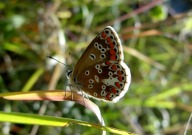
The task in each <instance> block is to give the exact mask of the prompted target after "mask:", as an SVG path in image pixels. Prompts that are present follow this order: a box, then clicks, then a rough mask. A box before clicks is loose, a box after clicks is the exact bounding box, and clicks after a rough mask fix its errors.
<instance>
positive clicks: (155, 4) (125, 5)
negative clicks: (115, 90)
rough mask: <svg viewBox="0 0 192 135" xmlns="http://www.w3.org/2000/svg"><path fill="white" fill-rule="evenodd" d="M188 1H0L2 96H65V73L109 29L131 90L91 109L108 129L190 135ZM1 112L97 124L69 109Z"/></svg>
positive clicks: (13, 106) (2, 127)
mask: <svg viewBox="0 0 192 135" xmlns="http://www.w3.org/2000/svg"><path fill="white" fill-rule="evenodd" d="M190 4H191V5H192V1H191V0H183V1H178V0H175V1H172V0H166V1H163V0H154V1H151V0H145V1H144V0H134V1H126V0H119V1H113V0H107V1H102V0H72V1H68V0H52V1H48V0H47V1H43V0H38V1H32V0H27V1H24V0H20V1H17V0H10V1H0V92H1V93H4V92H16V91H31V90H55V89H63V90H65V88H66V86H67V78H66V75H65V66H63V65H61V64H58V63H57V62H56V61H54V60H51V59H49V58H47V55H51V56H53V57H55V58H57V59H58V60H60V61H61V62H64V63H66V64H67V65H69V66H70V67H71V68H74V67H75V64H76V62H77V61H78V58H79V57H80V56H81V54H82V53H83V51H84V50H85V48H86V47H87V46H88V44H89V43H90V42H91V40H92V39H93V38H94V36H96V35H97V33H98V32H99V31H101V30H102V29H103V28H104V27H106V26H107V25H111V26H113V27H114V29H115V30H116V31H117V33H118V34H119V37H120V38H121V40H122V44H123V48H124V55H125V63H127V65H128V66H129V67H130V69H131V73H132V83H131V86H130V89H129V91H128V92H127V94H126V95H125V96H124V98H122V99H121V100H120V101H119V102H118V103H116V104H109V103H105V102H101V101H96V100H94V99H91V100H92V101H93V102H95V103H96V104H97V105H98V106H99V107H100V109H101V112H102V115H103V117H104V119H105V122H106V125H107V126H110V127H114V128H118V129H121V130H125V131H128V132H132V133H137V134H147V135H149V134H155V135H176V134H178V135H180V134H184V132H187V133H188V134H192V127H191V126H190V128H189V129H186V128H185V127H186V124H187V121H188V120H189V116H190V114H191V112H192V106H191V104H192V100H191V99H192V84H191V80H192V57H191V55H192V12H191V10H190V8H191V7H192V6H189V5H190ZM0 111H4V112H23V113H30V114H38V113H39V114H43V115H51V116H59V117H66V118H73V119H79V120H83V121H88V122H92V123H98V121H97V119H96V116H94V114H92V112H90V111H89V110H87V109H86V108H84V107H82V106H81V105H79V104H76V103H73V102H67V101H66V102H39V101H30V102H29V101H28V102H22V101H7V100H4V99H0ZM0 133H1V134H12V135H24V134H25V135H26V134H31V135H34V134H37V135H53V134H55V135H56V134H60V135H71V134H74V135H80V134H83V135H94V134H95V135H96V134H101V131H99V130H96V129H92V128H85V127H82V126H79V125H70V126H68V127H64V128H55V127H43V126H40V127H39V128H36V129H35V127H34V126H31V125H21V124H8V123H0Z"/></svg>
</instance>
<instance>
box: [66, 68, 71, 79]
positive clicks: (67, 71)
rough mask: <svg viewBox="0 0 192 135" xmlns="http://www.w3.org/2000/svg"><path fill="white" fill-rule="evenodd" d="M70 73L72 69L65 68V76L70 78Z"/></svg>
mask: <svg viewBox="0 0 192 135" xmlns="http://www.w3.org/2000/svg"><path fill="white" fill-rule="evenodd" d="M71 75H72V70H70V69H67V70H66V76H67V78H68V79H69V78H71Z"/></svg>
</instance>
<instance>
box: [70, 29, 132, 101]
mask: <svg viewBox="0 0 192 135" xmlns="http://www.w3.org/2000/svg"><path fill="white" fill-rule="evenodd" d="M123 59H124V56H123V49H122V45H121V42H120V40H119V37H118V35H117V33H116V32H115V30H114V29H113V28H112V27H110V26H107V27H106V28H105V29H104V30H102V31H101V32H100V33H99V34H98V35H97V36H96V37H95V39H93V41H92V42H91V43H90V45H89V46H88V47H87V49H86V50H85V52H84V53H83V55H82V56H81V57H80V59H79V61H78V62H77V64H76V66H75V68H74V70H73V72H72V76H71V80H72V81H73V84H76V85H78V86H77V88H80V89H82V90H83V91H84V92H85V93H87V94H88V95H90V96H92V97H94V98H96V99H101V100H104V101H114V102H117V101H118V100H119V99H120V98H121V97H123V96H124V94H125V93H126V92H127V90H128V88H129V85H130V82H131V74H130V70H129V68H128V66H127V65H126V64H125V63H124V62H123Z"/></svg>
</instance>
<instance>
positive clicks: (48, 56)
mask: <svg viewBox="0 0 192 135" xmlns="http://www.w3.org/2000/svg"><path fill="white" fill-rule="evenodd" d="M47 57H48V58H50V59H53V60H55V61H57V62H59V63H60V64H62V65H65V66H66V67H67V68H68V69H71V68H70V67H69V66H67V65H66V64H65V63H63V62H61V61H58V60H57V59H55V58H53V57H52V56H50V55H48V56H47Z"/></svg>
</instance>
